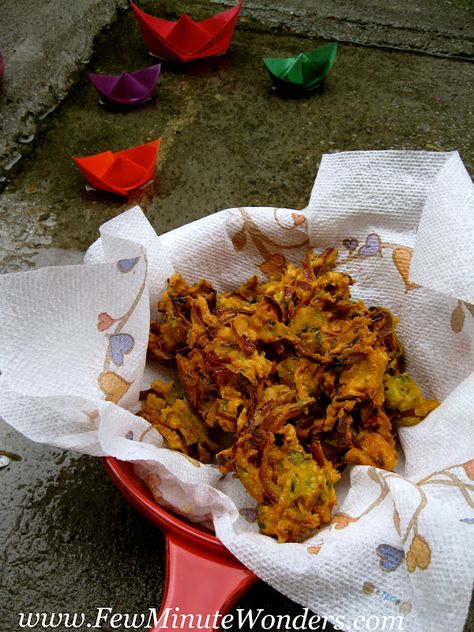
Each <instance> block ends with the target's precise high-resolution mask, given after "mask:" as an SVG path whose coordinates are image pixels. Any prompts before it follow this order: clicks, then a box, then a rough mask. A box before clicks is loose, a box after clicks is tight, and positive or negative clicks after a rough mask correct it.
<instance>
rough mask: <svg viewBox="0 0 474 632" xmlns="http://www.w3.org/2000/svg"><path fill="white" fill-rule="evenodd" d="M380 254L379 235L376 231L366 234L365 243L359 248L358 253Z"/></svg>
mask: <svg viewBox="0 0 474 632" xmlns="http://www.w3.org/2000/svg"><path fill="white" fill-rule="evenodd" d="M379 254H380V237H379V236H378V235H377V233H370V235H367V238H366V240H365V244H364V245H363V246H361V247H360V248H359V255H360V256H361V257H371V256H372V255H379Z"/></svg>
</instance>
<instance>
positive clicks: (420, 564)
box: [407, 534, 431, 573]
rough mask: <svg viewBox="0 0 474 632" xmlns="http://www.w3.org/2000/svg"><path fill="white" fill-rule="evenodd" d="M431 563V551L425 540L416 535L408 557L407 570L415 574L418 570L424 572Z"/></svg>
mask: <svg viewBox="0 0 474 632" xmlns="http://www.w3.org/2000/svg"><path fill="white" fill-rule="evenodd" d="M430 562H431V549H430V546H429V544H428V542H427V541H426V540H425V538H422V537H421V535H418V534H417V535H415V537H414V538H413V541H412V543H411V546H410V549H409V551H408V555H407V568H408V570H409V572H410V573H413V572H414V571H415V570H416V569H417V568H419V569H421V570H422V571H424V570H425V569H426V568H428V566H429V565H430Z"/></svg>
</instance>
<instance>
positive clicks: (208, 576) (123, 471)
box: [104, 457, 258, 632]
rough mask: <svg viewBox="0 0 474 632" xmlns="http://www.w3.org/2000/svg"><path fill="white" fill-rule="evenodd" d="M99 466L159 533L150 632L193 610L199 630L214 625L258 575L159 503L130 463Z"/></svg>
mask: <svg viewBox="0 0 474 632" xmlns="http://www.w3.org/2000/svg"><path fill="white" fill-rule="evenodd" d="M104 465H105V469H106V470H107V472H108V473H109V475H110V477H111V478H112V480H113V482H114V483H115V485H116V486H117V487H118V489H119V490H120V491H121V493H122V494H123V495H124V496H125V498H126V499H127V500H128V501H129V502H130V503H131V504H132V505H133V506H134V507H135V509H137V510H138V511H139V512H140V513H141V514H143V515H144V516H145V517H146V518H148V519H149V520H151V522H152V523H153V524H155V525H156V526H157V527H159V528H160V529H161V530H162V531H163V532H164V535H165V541H166V579H165V590H164V595H163V601H162V604H161V610H160V613H159V614H158V616H157V623H156V626H155V627H154V628H153V630H152V632H158V630H164V629H169V625H170V622H171V621H172V618H171V616H172V615H173V614H175V615H177V616H178V617H179V620H181V615H188V614H190V615H194V617H193V619H194V620H195V621H196V622H198V621H200V622H201V623H202V625H204V624H205V625H206V627H201V628H200V629H202V630H214V631H215V630H218V629H219V625H218V624H219V620H220V617H219V616H218V615H224V614H225V613H226V612H227V611H228V610H229V609H230V608H231V607H232V605H233V604H234V603H235V602H236V601H237V599H239V597H241V595H243V594H244V593H245V592H246V591H247V590H248V589H249V588H250V586H252V585H253V584H255V583H256V582H257V581H258V578H257V577H256V576H255V575H254V574H253V573H252V571H250V570H249V569H248V568H246V567H245V566H243V565H242V564H241V563H240V562H239V561H238V560H237V558H236V557H234V556H233V555H232V553H230V551H228V549H226V548H225V546H224V545H223V544H222V542H221V541H220V540H219V539H218V538H216V536H215V535H213V534H212V533H211V532H210V531H208V530H207V529H205V528H204V527H199V526H197V525H194V524H191V523H189V522H186V521H185V520H183V519H182V518H180V517H178V516H176V515H174V514H172V513H171V512H169V511H167V510H166V509H163V507H160V506H159V505H158V504H157V503H156V502H155V500H154V499H153V496H152V494H151V492H150V490H149V489H148V488H147V486H146V485H145V484H144V482H143V481H142V480H141V479H140V478H139V477H138V476H137V475H136V474H135V472H134V470H133V465H132V463H127V462H125V461H118V460H117V459H114V458H112V457H107V458H105V459H104ZM167 613H168V614H167ZM197 615H201V616H200V618H199V619H197ZM166 617H168V619H167V618H166ZM167 622H168V625H167Z"/></svg>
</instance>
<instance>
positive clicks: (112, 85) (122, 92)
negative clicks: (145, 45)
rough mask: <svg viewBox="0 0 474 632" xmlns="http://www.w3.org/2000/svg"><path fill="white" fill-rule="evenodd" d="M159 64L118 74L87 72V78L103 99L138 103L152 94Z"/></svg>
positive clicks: (119, 102) (121, 103)
mask: <svg viewBox="0 0 474 632" xmlns="http://www.w3.org/2000/svg"><path fill="white" fill-rule="evenodd" d="M160 68H161V64H156V65H155V66H149V67H148V68H145V69H144V70H137V71H136V72H122V74H120V75H97V74H94V73H92V72H90V73H89V80H90V82H91V83H92V85H93V86H94V88H95V89H96V90H97V92H98V93H99V94H100V96H101V97H102V99H103V100H104V101H106V102H107V101H111V102H112V103H118V104H120V105H139V104H140V103H144V102H145V101H148V100H149V99H151V97H152V96H153V91H154V89H155V84H156V82H157V80H158V76H159V74H160Z"/></svg>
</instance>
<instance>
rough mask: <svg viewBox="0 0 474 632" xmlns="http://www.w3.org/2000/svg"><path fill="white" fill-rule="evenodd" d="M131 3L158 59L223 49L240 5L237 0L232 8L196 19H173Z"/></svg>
mask: <svg viewBox="0 0 474 632" xmlns="http://www.w3.org/2000/svg"><path fill="white" fill-rule="evenodd" d="M131 4H132V8H133V10H134V12H135V16H136V18H137V20H138V24H139V26H140V29H141V31H142V34H143V37H144V39H145V42H146V44H147V46H148V49H149V51H150V53H151V54H152V55H155V56H156V57H159V58H160V59H167V60H170V61H181V62H188V61H193V60H194V59H202V58H203V57H215V56H216V55H222V54H223V53H225V52H227V49H228V48H229V44H230V40H231V39H232V34H233V32H234V28H235V24H236V22H237V17H238V15H239V11H240V8H241V6H242V2H239V4H237V5H236V6H235V7H233V8H232V9H228V10H226V11H223V12H222V13H218V14H217V15H214V16H212V17H210V18H207V19H206V20H201V21H199V22H195V21H194V20H193V19H192V18H190V17H189V16H188V15H186V14H184V15H182V16H181V17H180V18H179V20H178V21H177V22H170V21H168V20H162V19H161V18H156V17H154V16H152V15H149V14H148V13H145V12H144V11H141V9H139V8H138V7H137V6H136V5H135V4H134V3H133V2H132V3H131Z"/></svg>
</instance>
